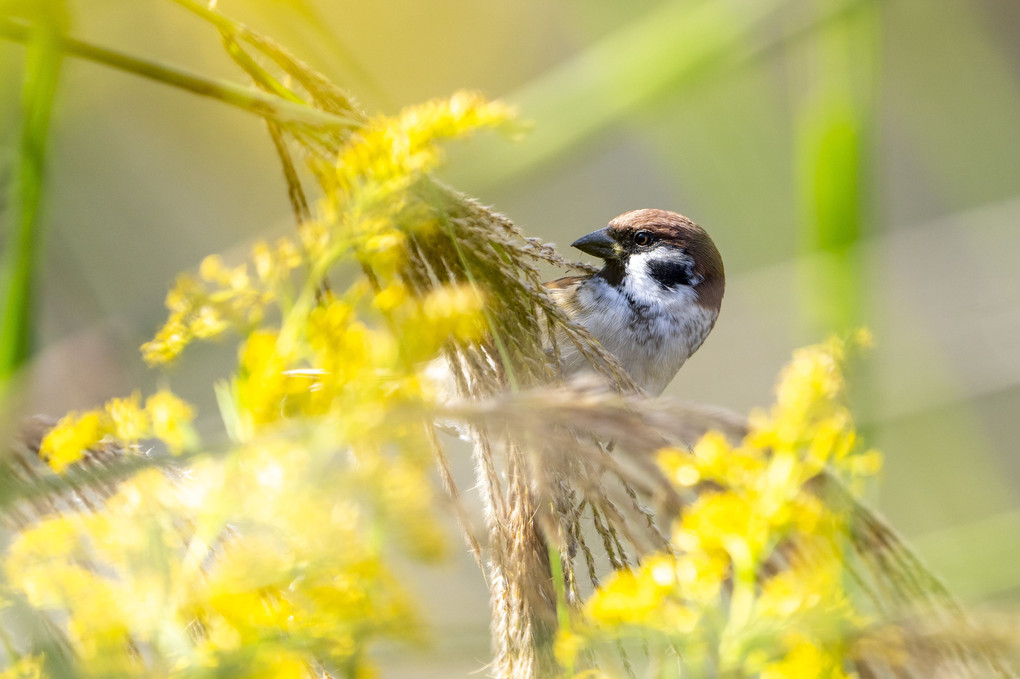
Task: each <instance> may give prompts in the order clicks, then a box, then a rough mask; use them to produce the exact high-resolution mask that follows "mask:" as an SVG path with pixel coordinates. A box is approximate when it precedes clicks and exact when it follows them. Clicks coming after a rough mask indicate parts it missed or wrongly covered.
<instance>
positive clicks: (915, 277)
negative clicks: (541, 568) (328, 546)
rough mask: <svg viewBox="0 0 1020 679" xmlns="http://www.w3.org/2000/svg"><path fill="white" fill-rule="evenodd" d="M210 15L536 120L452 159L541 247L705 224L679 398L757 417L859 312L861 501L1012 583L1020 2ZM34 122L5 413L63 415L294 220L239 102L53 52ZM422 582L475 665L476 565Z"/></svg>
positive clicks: (140, 32)
mask: <svg viewBox="0 0 1020 679" xmlns="http://www.w3.org/2000/svg"><path fill="white" fill-rule="evenodd" d="M218 7H219V8H220V9H221V10H222V11H224V12H226V13H228V14H231V15H233V16H235V17H237V18H238V19H240V20H242V21H244V22H246V23H248V24H249V25H250V26H251V27H253V28H255V29H257V30H260V31H263V32H265V33H267V34H269V35H271V36H272V37H274V38H276V39H277V40H279V41H280V42H281V43H283V44H284V45H286V46H288V47H289V48H290V49H291V50H292V51H293V52H295V53H296V54H297V56H298V57H300V58H302V59H303V60H305V61H307V62H309V63H310V64H312V65H313V66H314V67H315V68H317V69H319V70H320V71H322V72H323V73H325V74H326V75H327V76H328V77H330V78H331V79H333V80H334V81H335V82H337V83H339V84H340V85H342V86H344V87H347V88H349V89H350V91H351V92H352V93H354V94H355V95H356V96H357V98H358V99H359V100H360V101H361V103H362V104H363V105H364V107H365V108H366V109H367V110H368V111H369V112H395V111H396V110H398V109H399V107H400V106H402V105H405V104H409V103H414V102H418V101H421V100H423V99H427V98H432V97H442V96H447V95H449V94H450V93H451V92H453V91H455V90H457V89H463V88H472V89H478V90H481V91H482V92H484V93H485V94H486V95H488V96H490V97H493V98H496V97H502V98H506V99H507V100H509V101H511V102H513V103H516V104H518V105H519V106H520V108H521V112H522V116H523V117H524V118H525V119H528V120H531V121H533V129H532V132H531V133H530V134H529V135H527V136H525V137H524V138H523V139H522V140H520V141H517V142H509V141H507V140H504V139H479V140H473V141H471V142H468V143H462V144H460V145H459V146H458V147H457V148H456V149H455V150H454V152H453V153H452V155H451V163H450V164H449V165H448V167H447V169H446V170H445V171H444V177H445V178H446V179H447V180H448V181H449V182H450V183H452V184H453V185H455V186H456V187H457V188H459V189H461V190H463V191H465V192H467V193H469V194H472V195H474V196H476V197H478V198H479V199H480V200H482V201H483V202H485V203H487V204H490V205H493V206H495V208H496V209H498V210H499V211H501V212H503V213H505V214H507V215H508V216H509V217H511V218H512V219H513V220H514V221H515V222H516V223H517V224H518V225H519V226H521V227H522V228H523V229H524V230H525V231H526V232H527V233H528V234H529V235H532V236H537V237H540V238H542V239H544V240H548V241H553V242H556V243H558V244H559V245H560V246H561V248H563V247H565V246H566V245H567V244H569V243H570V242H571V241H573V240H574V239H575V238H577V237H578V236H580V235H583V234H585V233H587V232H589V231H591V230H593V229H596V228H599V227H601V226H603V225H604V224H605V223H606V222H607V221H608V220H609V219H610V218H612V217H613V216H615V215H617V214H619V213H621V212H624V211H626V210H629V209H633V208H638V207H661V208H667V209H672V210H676V211H679V212H682V213H684V214H686V215H688V216H690V217H691V218H693V219H694V220H695V221H697V222H698V223H700V224H702V225H703V226H704V227H705V228H707V229H708V230H709V232H710V233H711V234H712V235H713V237H714V239H715V241H716V243H717V245H718V246H719V249H720V250H721V251H722V253H723V257H724V259H725V262H726V268H727V274H728V285H727V293H726V298H725V301H724V304H723V311H722V315H721V317H720V320H719V322H718V325H717V326H716V329H715V331H714V333H713V335H712V336H711V337H710V338H709V340H708V342H707V343H706V345H705V346H704V347H703V348H702V349H701V351H700V352H699V353H698V354H697V356H695V357H694V358H693V359H692V360H691V361H690V363H688V365H687V366H686V367H685V368H684V369H683V370H682V371H681V373H680V375H679V376H678V378H677V379H676V380H675V381H674V383H673V384H672V385H671V386H670V387H669V389H668V390H667V395H669V396H673V397H676V398H680V399H684V400H690V401H699V402H709V403H714V404H718V405H721V406H725V407H728V408H732V409H736V410H740V411H746V410H748V409H750V408H752V407H754V406H759V405H766V404H767V403H769V400H770V392H771V388H772V384H773V381H774V379H775V375H776V373H777V371H778V369H779V368H780V366H781V365H782V364H783V363H784V362H785V361H786V360H787V359H788V357H789V355H790V352H791V351H792V350H793V349H794V348H795V347H797V346H801V345H803V344H806V343H809V342H813V341H817V340H819V339H822V338H824V337H825V336H826V335H827V334H828V332H829V331H831V330H839V329H844V328H846V327H850V326H853V325H855V324H858V323H860V324H864V325H867V326H868V327H870V328H871V329H872V331H873V333H874V335H875V339H876V347H875V349H874V350H873V351H872V352H871V353H870V355H869V357H868V359H867V360H866V361H865V362H864V363H863V365H862V367H861V370H860V374H859V387H858V389H857V402H858V407H857V409H858V412H859V413H860V415H861V420H862V427H863V429H864V430H865V432H866V434H867V442H868V443H869V444H872V445H875V446H877V447H879V448H881V449H882V450H883V451H884V452H885V453H886V461H887V465H886V473H885V479H884V482H883V485H882V487H881V489H880V490H879V492H878V494H877V495H876V497H875V498H874V500H875V503H876V504H877V505H878V506H879V507H880V508H881V509H882V511H883V512H884V513H885V514H886V515H887V516H888V517H889V518H890V520H891V521H892V523H893V524H894V525H895V526H897V527H898V528H899V529H900V530H901V531H902V532H903V533H905V534H906V535H907V536H908V537H910V538H911V539H912V540H913V541H914V543H915V544H916V545H917V546H918V549H919V550H920V552H921V553H922V555H923V556H925V557H926V558H927V559H928V561H929V562H930V563H931V565H932V566H933V567H934V568H935V569H936V570H937V571H938V572H940V573H941V574H942V575H944V576H945V577H946V579H947V580H948V581H949V583H950V584H951V585H952V586H953V587H954V588H955V589H956V590H957V591H958V592H960V593H961V594H962V595H964V596H965V597H966V598H968V599H969V600H973V601H979V602H984V603H989V604H993V605H994V604H1001V603H1006V602H1015V601H1016V600H1017V598H1018V595H1020V568H1017V564H1018V563H1020V457H1018V456H1017V454H1016V451H1017V447H1018V446H1017V442H1018V440H1020V272H1018V266H1017V260H1018V256H1020V228H1018V224H1020V39H1018V36H1020V4H1017V3H1012V2H1003V1H1002V0H927V1H926V2H919V1H918V0H885V1H882V2H877V1H873V0H862V1H858V2H836V0H787V1H779V0H755V1H753V2H752V1H750V0H710V1H694V0H667V1H665V2H662V1H658V2H652V1H649V0H640V1H635V2H630V3H619V2H613V1H611V0H552V1H549V0H544V1H542V2H539V1H537V0H518V1H517V2H514V3H506V2H496V1H494V0H481V1H476V2H457V1H455V0H431V1H428V2H422V1H421V0H383V1H380V2H374V3H365V2H362V3H355V2H348V1H336V0H333V1H327V0H295V1H290V2H285V1H284V0H221V1H220V2H219V3H218ZM2 9H3V8H2V6H0V10H2ZM69 9H70V15H71V22H70V28H69V32H70V34H71V35H73V36H75V37H79V38H82V39H85V40H87V41H89V42H93V43H95V44H99V45H103V46H106V47H110V48H114V49H116V50H118V51H122V52H126V53H129V54H133V55H138V56H142V57H145V58H147V59H151V60H154V61H159V62H165V63H173V64H178V65H181V66H184V67H186V68H189V69H191V70H194V71H196V72H199V73H202V74H205V75H208V76H213V77H218V78H226V79H234V80H237V81H239V82H243V81H242V80H241V79H240V75H238V73H237V71H236V69H234V68H233V65H232V64H231V63H230V62H229V60H228V58H227V57H226V55H225V54H224V53H223V50H222V47H221V45H220V42H219V37H218V36H217V35H216V33H215V32H214V31H213V30H212V29H211V28H210V27H209V26H208V25H206V24H203V23H202V22H200V21H198V20H196V19H195V18H194V17H193V16H191V15H189V14H187V13H186V12H184V11H182V10H181V9H180V8H178V7H175V6H174V5H173V4H172V3H169V2H162V1H160V0H141V1H140V0H89V1H88V2H71V3H70V4H69ZM24 67H25V49H24V47H23V45H20V44H16V43H12V42H8V41H0V149H2V155H0V182H2V184H3V185H4V191H3V194H2V195H3V196H4V198H3V200H4V203H3V204H2V208H3V211H2V212H0V219H2V222H0V224H2V228H3V229H4V232H5V238H7V234H9V232H10V229H11V226H10V225H11V222H12V219H13V217H12V214H13V209H12V205H13V204H14V201H13V200H12V199H11V198H10V196H11V195H12V184H13V183H14V178H15V176H16V160H15V159H16V155H17V149H18V144H19V142H18V135H19V133H20V124H21V121H20V116H19V107H18V104H17V102H18V100H19V96H20V94H19V93H20V91H21V88H22V78H23V69H24ZM51 134H52V137H51V139H50V149H49V155H48V163H49V166H48V170H47V174H46V182H47V183H46V185H45V192H44V194H43V202H42V225H43V227H44V229H43V239H42V251H41V259H40V266H41V271H40V277H39V281H38V310H39V317H38V322H39V325H38V328H37V333H36V343H35V353H34V356H33V359H32V362H31V364H30V367H29V370H28V373H27V376H26V382H25V388H24V394H25V397H24V402H23V403H22V408H23V409H24V410H25V411H26V412H47V413H51V414H59V413H62V412H64V411H66V410H68V409H71V408H81V407H88V406H92V405H95V404H97V403H99V402H101V401H102V400H104V399H106V398H108V397H111V396H115V395H123V394H125V393H126V392H129V391H130V390H131V389H132V388H134V387H136V386H141V387H143V388H151V387H152V386H153V385H154V384H156V382H157V381H158V380H159V379H163V378H162V377H161V376H160V375H157V374H154V373H151V372H149V371H147V370H146V369H145V368H144V366H143V364H142V362H141V359H140V356H139V353H138V351H137V347H138V346H139V345H140V344H141V342H143V341H144V340H145V339H147V338H148V337H149V336H150V335H151V333H153V332H154V330H155V329H156V328H157V327H158V325H159V324H160V322H161V321H162V319H163V309H162V300H163V296H164V294H165V291H166V289H167V287H168V286H169V285H170V283H171V282H172V280H173V277H174V276H175V274H176V273H178V272H179V271H182V270H186V269H192V268H194V267H196V266H197V263H198V262H199V261H200V260H201V258H202V257H203V256H204V255H206V254H208V253H211V252H225V253H231V252H235V253H239V252H241V251H242V249H243V247H244V246H245V245H246V244H248V243H250V242H251V241H252V240H254V239H255V238H257V237H264V236H272V235H274V234H279V233H284V232H286V231H288V230H290V229H292V228H293V226H292V221H291V217H290V209H289V206H288V203H287V199H286V189H285V185H284V182H283V177H282V173H281V170H280V168H279V164H278V162H277V158H276V155H275V153H274V151H273V148H272V144H271V142H270V139H269V137H268V135H267V134H266V132H265V128H264V125H263V124H262V122H261V121H260V120H259V119H257V118H256V117H254V116H252V115H250V114H248V113H245V112H242V111H239V110H236V109H232V108H229V107H227V106H225V105H223V104H221V103H218V102H215V101H212V100H208V99H201V98H199V97H196V96H193V95H191V94H187V93H184V92H182V91H179V90H176V89H173V88H170V87H167V86H165V85H162V84H159V83H156V82H152V81H149V80H144V79H140V78H138V77H135V76H131V75H127V74H125V73H122V72H118V71H114V70H111V69H109V68H107V67H103V66H99V65H96V64H93V63H88V62H84V61H80V60H76V59H70V58H69V59H67V60H66V61H65V62H64V64H63V68H62V72H61V75H60V82H59V89H58V91H57V96H56V103H55V111H54V118H53V123H52V128H51ZM5 242H7V241H6V240H5ZM549 275H550V277H553V276H555V275H561V272H557V271H552V270H550V271H549ZM231 353H232V351H231V350H230V349H229V348H227V347H226V346H223V347H216V346H213V347H199V348H196V349H194V350H192V351H191V352H190V354H189V355H188V356H186V357H185V358H184V360H183V361H182V362H181V364H180V365H179V366H177V367H176V368H175V369H174V370H173V372H172V373H171V374H170V376H169V378H170V379H171V380H172V382H173V384H174V386H175V387H176V388H177V389H178V390H179V392H180V393H181V394H182V395H184V396H186V397H189V398H191V399H192V400H193V401H195V402H197V403H198V404H199V406H200V408H201V410H202V412H203V413H204V414H205V415H206V416H207V417H213V416H214V414H215V406H214V400H213V395H212V391H211V388H210V379H209V378H210V376H218V375H225V374H227V372H228V371H229V370H230V364H231V361H232V355H231ZM455 544H459V543H456V542H455ZM420 577H423V578H428V579H429V580H427V582H428V583H429V587H428V588H427V591H429V592H431V595H430V596H431V599H429V601H433V603H434V605H431V604H430V608H429V616H434V618H435V620H436V621H437V623H438V625H439V628H438V633H437V635H436V636H437V637H438V638H439V639H440V640H441V641H440V642H439V644H438V645H439V651H440V653H439V660H437V659H436V656H432V658H433V659H432V660H431V661H430V663H436V662H438V663H439V664H440V665H439V666H437V667H436V668H434V669H435V671H436V673H437V674H442V673H443V672H446V671H449V670H450V669H451V668H454V667H455V668H458V669H461V668H463V669H467V670H470V669H471V668H472V667H474V668H477V667H478V665H479V664H480V663H482V662H484V660H485V658H486V657H487V637H486V632H485V624H486V620H487V608H486V604H485V601H484V596H485V595H484V587H483V585H482V583H481V580H480V578H479V577H478V575H477V573H476V572H475V571H474V567H473V566H472V565H471V564H470V563H468V560H467V559H464V563H460V562H459V561H458V562H456V563H454V564H452V565H451V566H449V568H448V569H447V570H446V571H444V572H440V573H434V574H426V575H421V576H420ZM444 653H445V654H447V655H446V656H444V655H443V654H444ZM447 656H448V657H447ZM443 657H446V658H447V660H446V661H444V660H442V658H443ZM447 661H448V662H447ZM444 662H447V664H445V665H444V664H442V663H444ZM426 667H429V668H431V667H432V665H431V664H430V665H427V666H426V665H420V664H416V665H415V666H414V669H415V670H416V673H418V674H419V675H420V674H421V672H424V671H425V668H426Z"/></svg>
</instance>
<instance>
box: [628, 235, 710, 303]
mask: <svg viewBox="0 0 1020 679" xmlns="http://www.w3.org/2000/svg"><path fill="white" fill-rule="evenodd" d="M676 257H677V255H676V253H675V252H674V253H666V252H665V251H664V250H662V249H661V248H660V249H656V250H651V251H649V252H640V253H637V254H633V255H631V256H630V258H629V259H628V260H627V277H626V278H625V280H624V289H625V290H626V291H627V292H628V293H630V295H631V297H632V298H633V299H634V301H635V302H638V303H639V304H654V305H661V306H662V307H664V308H665V310H666V311H667V312H679V311H681V310H682V309H684V308H686V307H689V306H690V305H691V304H695V303H696V302H697V301H698V293H696V292H695V291H694V289H693V288H692V287H690V286H687V285H676V286H673V287H671V288H667V287H665V286H663V285H662V284H661V283H659V281H657V280H655V278H653V277H652V275H651V273H650V272H649V264H651V263H652V262H654V261H661V260H664V259H667V258H669V259H674V260H675V259H676ZM681 257H682V258H683V260H685V261H687V262H688V263H690V264H692V265H693V263H694V262H693V260H691V259H690V258H689V257H687V256H686V255H682V256H681Z"/></svg>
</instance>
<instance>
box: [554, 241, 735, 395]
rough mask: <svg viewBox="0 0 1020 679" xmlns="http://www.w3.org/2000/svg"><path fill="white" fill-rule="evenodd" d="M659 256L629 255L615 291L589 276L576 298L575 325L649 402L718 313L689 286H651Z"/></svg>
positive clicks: (694, 348)
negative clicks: (612, 358)
mask: <svg viewBox="0 0 1020 679" xmlns="http://www.w3.org/2000/svg"><path fill="white" fill-rule="evenodd" d="M665 254H666V253H663V252H661V251H660V250H658V249H656V250H651V251H649V252H642V253H635V254H633V255H631V256H630V258H629V259H628V261H627V268H626V275H625V276H624V277H623V281H622V283H621V284H620V285H619V286H615V285H612V284H610V283H609V282H608V281H606V280H605V279H604V278H602V277H600V276H593V277H592V278H590V279H588V280H586V281H584V282H583V283H582V284H581V286H580V289H579V290H578V292H577V297H576V305H577V309H576V315H575V319H576V320H577V321H578V322H580V323H581V325H584V326H585V327H586V328H587V330H588V332H590V333H591V334H592V335H593V336H594V337H595V339H597V340H598V341H599V342H600V343H601V344H602V346H603V347H604V348H605V349H606V350H608V351H609V352H610V353H612V354H613V355H614V356H616V358H617V360H619V361H620V363H621V365H622V366H623V367H624V369H625V370H626V371H627V373H628V374H629V375H630V376H631V377H632V378H633V379H634V381H635V382H637V383H638V384H639V385H640V386H641V387H642V388H643V389H644V390H645V391H647V392H648V393H649V394H651V395H653V396H658V395H659V394H661V393H662V391H663V389H665V388H666V385H667V384H669V382H670V380H672V379H673V376H674V375H675V374H676V372H677V371H678V370H679V369H680V367H681V366H682V365H683V364H684V362H685V361H686V360H687V359H688V358H690V356H691V354H693V353H694V352H695V351H697V349H698V347H700V346H701V343H702V342H704V340H705V338H706V337H707V336H708V333H709V332H710V331H711V330H712V326H713V325H714V324H715V319H716V316H718V310H716V309H706V308H705V307H703V306H701V305H700V304H698V294H697V292H695V290H694V289H693V288H692V287H691V286H689V285H682V284H681V285H673V286H670V287H667V286H665V285H663V284H662V283H660V282H659V281H658V280H656V278H655V277H654V276H653V275H652V273H651V270H650V266H649V265H650V264H651V263H653V262H654V261H655V260H656V259H661V258H662V257H663V256H664V255H665ZM671 256H673V257H675V256H676V254H675V253H672V255H671ZM698 282H700V279H695V280H693V281H692V283H694V284H696V283H698ZM579 367H580V366H579V365H577V364H576V362H575V363H574V364H573V365H571V364H570V363H568V366H567V368H568V371H573V370H571V368H573V369H574V370H576V369H577V368H579Z"/></svg>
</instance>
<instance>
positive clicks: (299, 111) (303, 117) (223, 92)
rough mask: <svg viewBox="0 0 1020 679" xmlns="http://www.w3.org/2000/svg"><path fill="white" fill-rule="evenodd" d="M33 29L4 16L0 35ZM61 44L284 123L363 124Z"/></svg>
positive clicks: (24, 35)
mask: <svg viewBox="0 0 1020 679" xmlns="http://www.w3.org/2000/svg"><path fill="white" fill-rule="evenodd" d="M31 32H32V27H31V26H29V25H26V24H23V23H21V22H17V21H12V20H10V19H0V38H3V39H5V40H11V41H14V42H27V41H28V39H29V36H30V35H31ZM57 45H58V47H59V49H61V50H62V51H63V52H65V53H66V54H69V55H71V56H73V57H78V58H81V59H86V60H88V61H94V62H96V63H99V64H103V65H105V66H110V67H112V68H116V69H118V70H121V71H126V72H127V73H133V74H135V75H139V76H142V77H143V78H149V79H150V80H155V81H157V82H161V83H163V84H166V85H171V86H173V87H179V88H181V89H183V90H187V91H189V92H191V93H193V94H198V95H200V96H203V97H211V98H213V99H218V100H220V101H222V102H224V103H226V104H230V105H231V106H236V107H238V108H241V109H244V110H245V111H250V112H252V113H255V114H257V115H260V116H263V117H265V118H272V119H273V120H276V121H278V122H281V123H302V124H305V125H314V126H317V127H327V128H330V127H359V126H360V125H361V123H360V122H359V121H357V120H354V119H353V118H345V117H343V116H338V115H335V114H332V113H327V112H326V111H322V110H320V109H317V108H313V107H311V106H307V105H304V104H298V103H296V102H292V101H287V100H286V99H282V98H280V97H277V96H273V95H272V94H267V93H265V92H260V91H259V90H256V89H253V88H251V87H243V86H241V85H237V84H235V83H232V82H229V81H226V80H219V79H215V78H207V77H205V76H202V75H198V74H196V73H192V72H190V71H187V70H185V69H183V68H179V67H177V66H171V65H168V64H161V63H158V62H155V61H149V60H147V59H142V58H139V57H134V56H130V55H127V54H124V53H122V52H116V51H114V50H110V49H106V48H104V47H99V46H96V45H92V44H90V43H87V42H83V41H81V40H75V39H73V38H68V37H63V36H59V37H58V38H57Z"/></svg>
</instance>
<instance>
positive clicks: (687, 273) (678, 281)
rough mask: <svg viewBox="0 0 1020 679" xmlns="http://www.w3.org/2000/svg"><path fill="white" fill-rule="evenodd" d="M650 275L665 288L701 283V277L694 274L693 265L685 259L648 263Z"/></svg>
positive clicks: (655, 260)
mask: <svg viewBox="0 0 1020 679" xmlns="http://www.w3.org/2000/svg"><path fill="white" fill-rule="evenodd" d="M648 273H649V275H650V276H651V277H652V278H654V279H655V281H656V282H657V283H658V284H659V285H661V286H662V287H664V288H675V287H676V286H678V285H696V284H697V283H700V282H701V276H698V275H697V274H695V273H694V267H693V266H692V264H691V263H690V262H689V261H686V260H683V259H654V260H652V261H650V262H648Z"/></svg>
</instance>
